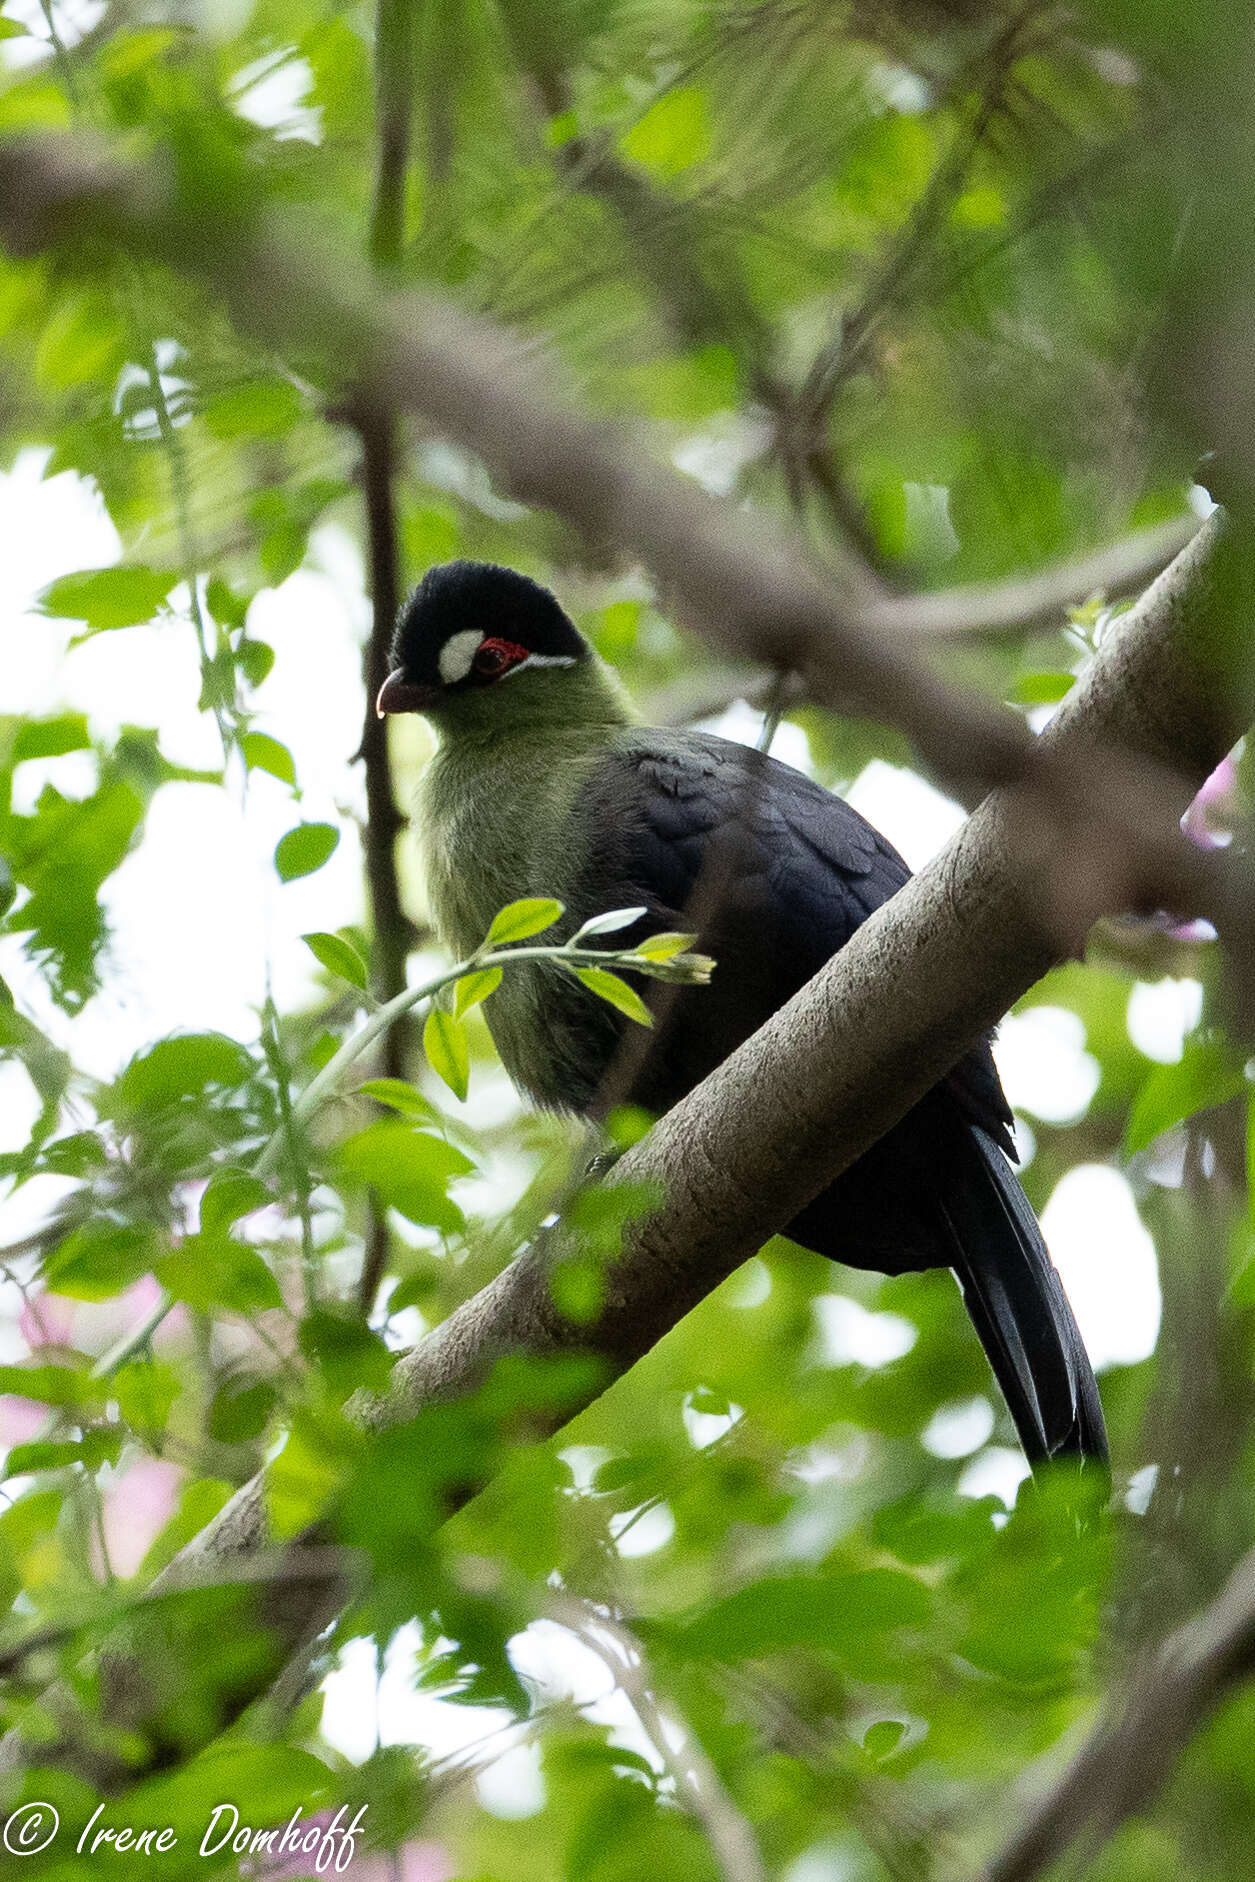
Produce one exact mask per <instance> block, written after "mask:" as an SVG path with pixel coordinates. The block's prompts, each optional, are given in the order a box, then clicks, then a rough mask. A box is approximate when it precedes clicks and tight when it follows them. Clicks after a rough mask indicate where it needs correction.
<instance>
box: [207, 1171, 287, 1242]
mask: <svg viewBox="0 0 1255 1882" xmlns="http://www.w3.org/2000/svg"><path fill="white" fill-rule="evenodd" d="M271 1200H272V1198H271V1194H270V1191H269V1190H268V1189H267V1188H266V1185H265V1184H264V1183H263V1182H262V1181H261V1178H260V1177H257V1176H254V1175H253V1174H252V1173H251V1171H249V1170H235V1169H230V1170H215V1172H214V1174H213V1175H212V1176H211V1177H210V1179H209V1181H208V1183H207V1184H206V1185H205V1189H204V1193H203V1194H202V1196H201V1199H200V1227H201V1233H202V1234H203V1235H216V1234H221V1233H222V1232H223V1231H224V1230H226V1229H229V1228H230V1226H231V1224H232V1223H233V1222H238V1221H239V1220H240V1218H241V1216H246V1215H252V1213H253V1211H254V1209H261V1208H263V1207H264V1206H265V1204H266V1203H268V1202H270V1201H271Z"/></svg>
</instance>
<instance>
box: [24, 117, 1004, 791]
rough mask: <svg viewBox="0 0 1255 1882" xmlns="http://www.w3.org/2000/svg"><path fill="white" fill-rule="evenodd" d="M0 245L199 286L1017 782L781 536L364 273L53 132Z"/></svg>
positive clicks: (253, 326)
mask: <svg viewBox="0 0 1255 1882" xmlns="http://www.w3.org/2000/svg"><path fill="white" fill-rule="evenodd" d="M0 239H3V240H4V241H5V243H6V244H7V246H8V247H9V248H10V249H11V250H13V251H14V252H15V253H19V254H29V253H32V252H36V251H38V250H40V249H43V248H46V247H49V246H52V245H55V244H59V243H61V242H63V241H70V242H73V241H76V240H79V239H87V240H90V241H91V242H92V243H93V244H96V243H99V242H100V241H101V240H104V241H105V242H108V243H112V244H116V245H118V246H120V247H122V248H124V249H126V250H128V251H129V252H131V253H134V254H138V255H144V256H147V257H148V258H149V259H151V260H155V261H159V262H162V263H164V264H166V265H168V266H172V267H174V268H176V269H178V270H180V271H182V272H185V273H190V274H197V275H200V276H202V277H203V278H204V279H205V280H206V281H207V282H208V283H209V285H210V287H211V288H212V289H213V290H214V291H215V292H216V293H217V294H218V295H220V296H221V297H222V299H223V300H225V301H226V303H227V305H228V306H229V308H230V310H231V312H232V314H233V316H234V318H235V320H236V321H237V322H238V323H239V325H240V326H241V327H242V328H245V329H247V330H249V331H251V332H252V333H254V334H256V335H258V336H260V337H262V338H264V339H266V340H267V341H268V342H270V343H275V342H281V343H285V344H287V345H291V344H292V343H293V342H294V341H296V342H298V343H302V344H307V345H308V344H311V343H315V342H316V344H317V346H318V347H319V349H320V350H321V351H322V353H323V354H324V356H325V357H326V359H328V360H329V361H330V362H332V364H333V365H334V367H335V368H336V369H337V370H338V371H340V372H342V373H343V374H344V375H345V377H346V379H347V380H349V381H350V382H351V383H355V384H357V385H359V386H362V387H364V388H365V391H366V394H367V395H368V396H371V397H373V398H374V399H375V400H376V401H377V402H378V403H379V404H380V405H382V406H383V407H384V408H385V409H387V408H396V409H403V408H404V409H408V410H411V411H414V412H416V413H419V414H421V415H422V416H423V417H425V418H426V419H428V420H429V421H430V422H431V423H432V424H434V425H435V426H436V427H437V428H438V429H439V430H440V431H441V432H442V433H443V434H444V435H445V436H447V437H450V438H453V439H455V440H457V441H458V442H459V443H461V444H463V445H465V446H466V447H467V448H468V449H470V450H473V451H475V452H477V453H478V454H479V455H480V456H481V457H482V459H483V461H484V462H485V464H486V465H487V466H488V468H489V469H490V470H491V472H492V473H493V475H494V476H495V477H496V479H497V481H498V483H499V484H500V486H501V487H502V488H503V489H504V490H507V491H509V492H510V493H511V494H512V495H514V496H515V497H517V498H518V499H519V500H521V501H523V502H526V503H529V504H533V505H537V506H539V507H542V508H545V509H549V510H552V511H553V512H554V513H555V514H557V515H560V516H563V517H565V518H566V520H567V521H568V522H570V523H571V524H573V525H574V526H575V527H576V528H577V529H579V530H580V531H581V532H582V533H583V534H584V535H585V536H587V537H588V538H589V539H591V540H592V541H595V542H596V541H609V542H612V543H615V544H618V545H620V546H621V547H624V548H627V549H630V550H631V551H632V552H633V553H635V554H636V555H637V556H638V557H639V558H640V560H641V561H642V563H643V564H644V565H645V566H646V567H647V568H648V569H649V571H650V572H651V574H652V575H653V577H654V580H655V582H656V583H657V585H658V588H659V590H660V592H661V594H662V595H663V596H664V597H666V599H667V600H668V602H669V603H671V604H674V606H675V609H676V610H677V612H679V613H680V614H681V615H682V616H683V617H684V618H685V619H687V620H688V621H689V622H690V623H691V624H692V625H693V626H694V627H695V628H696V629H697V630H698V631H699V632H700V633H702V634H704V635H705V636H706V637H707V638H708V639H710V640H711V641H712V642H713V643H714V644H715V645H716V646H718V647H719V648H720V649H721V650H722V651H725V652H731V653H732V654H733V655H734V656H738V657H741V658H748V659H757V660H761V661H763V662H765V663H767V664H769V665H771V666H773V667H778V668H780V667H782V668H786V669H788V670H790V671H792V672H796V673H797V674H798V675H799V676H800V677H801V679H802V681H803V682H804V684H805V685H806V687H807V688H808V691H809V692H810V694H811V696H812V697H814V698H816V699H819V700H823V701H824V702H825V703H830V704H834V705H840V706H842V707H843V708H844V709H846V710H855V711H859V712H864V713H875V714H877V715H879V716H881V717H883V718H885V719H887V720H889V721H891V722H892V723H894V724H897V725H899V726H901V727H902V729H903V730H904V731H906V732H907V733H908V735H909V736H910V737H912V738H913V739H914V740H915V742H916V743H917V745H918V746H919V747H920V749H921V751H922V752H924V753H925V755H926V756H927V757H928V758H929V760H930V762H931V763H932V764H933V765H934V766H935V768H937V769H938V770H939V771H944V772H946V773H947V774H948V775H951V776H955V775H959V774H963V775H966V776H967V777H969V778H979V779H981V780H983V781H984V782H985V783H987V784H988V783H994V782H1001V781H1005V780H1007V779H1008V778H1011V777H1014V776H1016V775H1018V774H1019V773H1020V772H1022V771H1023V770H1024V769H1025V767H1026V766H1027V764H1028V762H1029V758H1030V754H1031V751H1032V740H1031V738H1030V736H1029V734H1028V732H1027V730H1026V728H1025V726H1024V724H1023V722H1022V720H1020V719H1019V717H1018V716H1017V715H1016V714H1014V713H1011V712H1009V711H1006V710H1002V709H999V708H997V707H994V706H991V705H988V704H986V703H984V702H982V701H980V700H977V699H974V698H972V697H970V696H968V695H966V694H964V693H962V692H960V691H958V690H957V689H955V688H952V687H950V686H948V685H946V684H945V683H943V682H942V681H941V680H940V679H939V678H938V676H937V675H936V674H935V673H934V672H933V671H932V670H931V668H930V667H928V666H927V665H925V664H924V663H923V662H921V661H919V660H917V659H916V658H914V657H913V655H912V653H911V651H910V650H909V649H908V648H907V647H906V646H905V645H904V644H903V642H902V640H901V637H894V638H891V637H888V636H886V635H884V634H883V632H881V630H880V628H879V626H878V624H876V623H874V622H873V621H872V620H871V619H870V618H869V616H868V614H867V611H866V607H865V598H864V597H862V596H859V597H857V598H856V597H855V596H853V595H852V594H846V595H834V594H832V593H830V592H829V591H828V589H827V588H826V587H825V586H823V585H821V583H820V581H819V580H818V579H817V578H816V577H815V576H814V575H812V574H811V573H810V572H809V570H808V569H807V568H806V566H805V564H804V562H803V560H802V558H801V555H800V552H799V548H798V545H797V543H796V541H795V539H794V538H792V537H791V536H789V535H787V534H784V533H782V532H777V531H774V530H771V529H770V528H768V527H767V526H766V524H765V523H764V522H762V521H761V520H759V519H754V518H751V517H747V515H746V514H745V512H744V511H743V510H741V509H739V508H736V507H735V506H733V505H730V504H723V503H719V502H717V501H716V500H715V499H713V498H711V497H708V496H707V495H705V493H704V492H703V491H701V490H700V489H699V488H698V487H697V486H696V485H695V484H694V483H692V482H691V481H690V480H689V479H686V478H684V477H682V476H680V475H679V474H678V473H676V472H674V471H670V470H668V469H666V468H665V467H664V466H662V465H661V464H659V463H657V462H656V461H654V460H652V459H650V458H648V457H646V456H644V455H642V454H638V453H636V452H634V451H632V450H631V449H630V448H629V447H628V445H627V443H626V441H625V440H624V438H623V437H622V436H621V435H618V434H616V433H615V432H613V431H612V430H611V429H610V428H609V427H607V426H606V425H604V424H602V423H599V422H597V421H595V420H592V419H590V418H588V417H586V416H584V415H582V414H581V413H579V412H578V411H576V410H574V409H572V408H571V406H570V405H569V404H567V403H566V402H564V401H563V400H562V399H561V398H560V397H558V396H555V394H554V393H553V392H552V391H551V389H550V388H549V386H548V385H547V383H546V381H545V379H544V377H543V376H542V374H541V372H540V370H539V367H538V365H537V364H536V362H535V361H534V360H533V359H529V358H528V357H527V356H526V355H525V354H524V351H523V349H522V347H521V346H520V344H519V343H518V342H517V341H515V340H514V339H512V338H510V337H509V336H507V335H505V334H503V333H502V332H501V331H500V330H499V329H497V328H495V327H493V326H492V325H491V324H489V323H487V322H485V321H482V320H476V319H475V318H473V317H472V316H471V315H469V314H467V313H465V312H464V311H462V310H460V309H457V308H454V307H450V306H448V305H445V304H443V303H440V302H437V301H435V300H432V299H430V298H426V297H423V296H418V295H403V296H393V297H389V298H384V297H381V296H380V295H379V294H378V292H377V290H376V287H375V283H374V281H373V279H372V278H371V275H370V273H369V271H366V270H364V269H363V268H362V267H361V266H360V265H358V264H357V263H355V262H354V260H353V259H352V258H351V257H349V256H346V255H345V254H343V253H335V254H327V253H326V252H325V250H324V249H323V248H322V246H321V245H320V243H319V242H318V240H317V238H316V237H315V236H314V235H313V234H312V232H311V233H309V234H308V235H307V236H306V237H305V239H301V237H300V233H299V232H297V233H296V234H294V233H293V232H292V229H291V212H290V211H289V212H288V214H287V215H286V217H285V219H284V221H283V222H282V223H280V221H279V220H278V218H274V217H269V216H267V214H266V213H265V212H264V211H262V210H259V211H257V212H256V214H254V215H251V216H249V217H247V218H246V217H244V216H243V215H239V214H237V213H235V212H234V211H232V210H230V209H225V210H224V209H223V208H222V207H221V205H220V204H219V203H217V202H212V201H210V200H208V199H205V200H201V201H190V202H189V201H188V199H187V198H185V197H180V196H178V195H177V194H175V193H174V192H173V191H172V190H171V189H170V188H169V186H168V184H167V182H166V179H165V178H164V176H163V175H162V174H161V173H159V172H158V171H156V170H155V169H138V168H134V167H125V166H122V165H119V164H116V163H115V162H113V161H112V159H110V158H108V157H107V156H104V155H102V154H101V153H100V152H99V151H98V150H93V148H92V147H91V146H89V145H85V144H84V143H82V142H80V141H78V140H75V139H72V138H66V137H55V138H38V139H36V138H32V139H25V140H22V141H20V142H11V143H9V144H7V145H5V146H4V147H3V148H2V149H0Z"/></svg>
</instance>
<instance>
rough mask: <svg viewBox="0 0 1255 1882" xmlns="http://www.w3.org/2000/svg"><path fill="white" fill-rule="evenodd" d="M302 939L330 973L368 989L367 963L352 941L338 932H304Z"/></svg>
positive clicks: (353, 984)
mask: <svg viewBox="0 0 1255 1882" xmlns="http://www.w3.org/2000/svg"><path fill="white" fill-rule="evenodd" d="M301 940H302V941H303V942H304V943H305V945H306V947H307V948H308V949H309V951H310V953H311V954H312V955H313V956H314V959H315V960H316V961H318V962H319V964H320V965H321V966H323V967H325V968H326V969H327V971H328V973H331V974H338V975H339V976H340V978H341V980H347V981H348V982H349V983H350V985H351V986H354V987H360V988H361V989H362V992H363V993H364V992H365V991H366V963H365V961H364V960H363V959H362V957H361V955H360V954H359V953H358V951H357V949H356V948H355V947H354V946H353V944H352V942H351V941H346V940H345V939H344V936H343V935H338V934H303V935H302V936H301Z"/></svg>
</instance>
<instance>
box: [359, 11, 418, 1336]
mask: <svg viewBox="0 0 1255 1882" xmlns="http://www.w3.org/2000/svg"><path fill="white" fill-rule="evenodd" d="M414 15H415V8H414V6H413V4H412V0H379V7H378V12H377V14H376V22H375V97H376V158H375V187H374V197H373V202H372V208H371V224H370V253H371V259H372V261H373V262H374V264H375V267H376V269H377V270H378V271H379V272H380V273H387V274H394V273H395V272H396V270H397V269H398V267H399V266H400V260H401V252H402V248H403V245H404V239H405V199H406V180H407V176H408V173H409V163H410V145H411V138H412V132H413V121H414V106H413V92H414V87H413V64H414V61H413V44H412V41H413V30H414V29H413V20H414ZM354 423H355V425H356V429H357V434H358V437H359V438H360V440H361V446H362V494H363V497H364V500H365V506H366V535H367V546H368V554H369V582H370V599H371V628H370V639H369V641H368V642H367V645H366V652H365V656H364V660H363V667H364V678H365V683H366V716H365V721H364V723H363V726H362V742H361V746H360V753H359V755H360V757H361V759H362V762H363V764H364V766H365V768H366V832H365V850H366V886H367V892H368V894H369V897H370V912H371V928H372V931H373V938H374V951H373V961H374V971H375V991H376V993H377V994H378V995H379V998H380V999H381V1000H384V1001H387V1000H391V999H393V998H394V997H395V996H396V995H397V994H398V993H400V992H401V991H402V989H403V988H404V986H405V963H406V956H407V955H408V953H409V943H410V937H411V932H412V930H411V926H410V922H409V919H408V917H407V915H406V913H405V910H404V908H403V906H402V903H401V885H400V882H399V880H398V877H397V866H396V842H397V837H398V835H399V834H400V832H401V830H402V828H403V827H404V823H405V819H404V818H403V817H402V815H401V813H400V811H399V810H398V809H397V803H396V794H395V791H394V789H393V781H392V766H391V762H390V760H389V757H388V728H387V724H386V723H385V721H384V720H382V719H380V718H379V717H378V715H377V714H376V712H375V699H376V696H377V695H378V692H379V688H380V687H381V686H382V685H383V683H384V680H385V678H386V677H387V672H388V654H389V648H390V646H391V643H392V631H393V626H394V624H395V622H396V617H397V609H398V607H399V605H400V599H401V578H400V558H399V554H398V549H397V519H396V500H395V494H394V482H395V478H396V470H397V461H396V460H397V450H396V420H395V417H394V416H393V414H392V413H391V412H390V411H388V410H386V409H384V408H383V407H382V406H381V405H379V404H378V403H375V402H367V403H364V404H362V405H360V406H359V407H358V408H357V409H356V411H355V414H354ZM409 1032H410V1028H409V1026H408V1024H407V1023H405V1022H402V1023H401V1024H400V1025H399V1026H394V1027H392V1028H391V1029H390V1031H389V1032H388V1034H387V1037H386V1039H385V1041H384V1047H383V1070H384V1073H385V1075H386V1076H387V1077H389V1078H403V1077H404V1076H405V1068H406V1063H407V1060H408V1056H409V1055H408V1044H409V1038H408V1035H409ZM387 1256H388V1230H387V1222H386V1218H385V1214H384V1211H383V1210H382V1209H381V1208H380V1207H379V1204H378V1202H377V1201H375V1200H374V1199H373V1198H372V1202H371V1220H370V1230H369V1234H368V1237H367V1247H366V1258H365V1260H364V1262H363V1264H362V1272H361V1276H360V1279H359V1282H358V1303H359V1305H360V1307H361V1310H362V1312H363V1313H364V1314H368V1313H369V1312H370V1310H371V1307H372V1305H373V1303H374V1299H375V1295H376V1293H377V1292H378V1288H379V1282H380V1278H381V1276H382V1274H383V1270H384V1266H385V1263H386V1261H387Z"/></svg>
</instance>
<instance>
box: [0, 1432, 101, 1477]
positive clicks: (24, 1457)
mask: <svg viewBox="0 0 1255 1882" xmlns="http://www.w3.org/2000/svg"><path fill="white" fill-rule="evenodd" d="M82 1455H83V1447H82V1445H81V1444H79V1443H78V1442H77V1441H76V1440H75V1439H73V1438H67V1439H66V1440H65V1441H64V1442H62V1443H57V1442H56V1441H55V1440H52V1439H43V1440H39V1441H36V1442H35V1443H33V1444H15V1445H14V1446H13V1449H12V1450H11V1451H10V1452H9V1455H8V1456H7V1457H6V1459H5V1461H4V1474H5V1476H6V1477H27V1476H33V1475H34V1473H35V1472H36V1471H39V1470H61V1469H63V1468H64V1466H65V1465H66V1464H77V1463H78V1461H79V1459H80V1457H81V1456H82Z"/></svg>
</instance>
